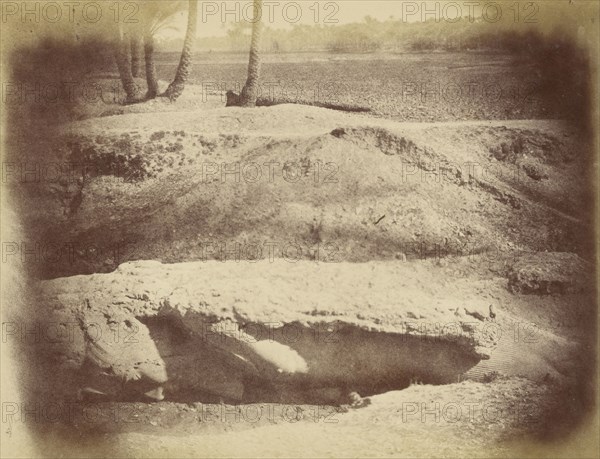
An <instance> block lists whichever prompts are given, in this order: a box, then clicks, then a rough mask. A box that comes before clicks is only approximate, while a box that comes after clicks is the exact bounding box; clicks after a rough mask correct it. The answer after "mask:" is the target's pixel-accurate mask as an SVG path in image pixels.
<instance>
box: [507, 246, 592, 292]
mask: <svg viewBox="0 0 600 459" xmlns="http://www.w3.org/2000/svg"><path fill="white" fill-rule="evenodd" d="M509 276H510V277H509V288H510V289H511V291H513V292H515V293H526V294H527V293H529V294H538V295H551V294H553V293H559V294H564V293H579V292H585V291H587V292H591V287H592V285H594V281H593V279H594V267H593V265H592V264H591V263H588V262H585V261H584V260H582V259H581V258H579V257H578V256H577V255H575V254H573V253H545V254H528V255H527V256H523V257H521V258H520V259H519V260H517V262H516V263H515V264H514V266H513V268H512V270H511V273H510V275H509Z"/></svg>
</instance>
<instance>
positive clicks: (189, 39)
mask: <svg viewBox="0 0 600 459" xmlns="http://www.w3.org/2000/svg"><path fill="white" fill-rule="evenodd" d="M188 3H189V11H188V24H187V30H186V32H185V40H184V42H183V50H182V51H181V58H180V60H179V67H177V73H176V74H175V78H174V79H173V81H172V82H171V84H170V85H169V87H168V88H167V90H166V91H165V92H164V94H163V96H165V97H168V98H169V99H170V100H171V101H175V100H177V98H178V97H179V96H180V95H181V93H182V92H183V89H184V87H185V83H186V81H187V79H188V76H189V74H190V70H191V68H192V47H193V45H194V42H195V41H196V24H197V20H198V0H189V2H188Z"/></svg>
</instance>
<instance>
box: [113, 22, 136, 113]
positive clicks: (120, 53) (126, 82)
mask: <svg viewBox="0 0 600 459" xmlns="http://www.w3.org/2000/svg"><path fill="white" fill-rule="evenodd" d="M119 29H120V30H119V36H118V37H117V41H116V43H115V58H116V61H117V68H118V69H119V76H120V77H121V84H122V85H123V89H124V90H125V96H126V98H125V103H126V104H127V103H132V102H135V101H136V100H137V96H138V92H139V88H138V87H137V85H136V84H135V80H134V79H133V75H132V74H131V57H130V49H131V48H130V45H129V38H128V37H127V34H126V33H124V32H123V30H122V29H121V28H119Z"/></svg>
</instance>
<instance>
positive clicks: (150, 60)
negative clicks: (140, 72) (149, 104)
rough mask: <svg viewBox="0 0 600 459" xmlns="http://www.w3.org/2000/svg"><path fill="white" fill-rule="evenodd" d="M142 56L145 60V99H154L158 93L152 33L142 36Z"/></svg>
mask: <svg viewBox="0 0 600 459" xmlns="http://www.w3.org/2000/svg"><path fill="white" fill-rule="evenodd" d="M144 58H145V60H146V84H147V86H148V92H147V93H146V99H154V98H155V97H156V96H157V94H158V81H157V78H156V66H155V65H154V35H152V33H147V34H146V36H145V37H144Z"/></svg>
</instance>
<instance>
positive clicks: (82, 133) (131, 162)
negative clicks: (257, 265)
mask: <svg viewBox="0 0 600 459" xmlns="http://www.w3.org/2000/svg"><path fill="white" fill-rule="evenodd" d="M331 113H333V115H332V114H331ZM157 117H160V122H159V123H160V125H161V127H162V128H161V129H158V130H157V129H156V125H157V122H158V121H157V119H158V118H157ZM123 125H128V126H129V125H136V126H138V128H137V129H134V130H131V132H129V131H125V130H123V129H122V128H121V126H123ZM507 125H508V127H507ZM175 126H179V128H177V129H174V127H175ZM535 126H537V128H536V127H535ZM550 132H554V134H552V135H554V136H562V140H561V142H560V143H557V147H556V148H557V149H558V150H560V151H566V150H569V149H576V148H579V149H581V148H583V147H582V146H581V145H580V144H578V139H577V137H576V136H575V134H573V133H572V132H570V131H568V130H567V128H566V127H564V126H561V125H560V123H554V122H537V123H533V122H521V123H519V122H512V123H504V124H498V125H495V124H494V123H490V122H481V123H454V124H431V125H429V124H399V123H394V122H389V121H386V122H384V121H378V120H373V119H369V118H365V117H362V116H358V115H353V116H350V115H348V114H341V113H338V112H335V111H333V112H332V111H330V110H325V109H321V108H315V107H302V106H297V105H295V106H290V105H281V106H276V107H268V108H258V109H256V110H243V109H238V108H228V109H215V110H210V111H207V112H177V113H170V114H169V116H164V115H162V114H156V113H136V114H124V115H121V116H111V117H105V118H102V119H100V120H99V119H95V120H93V121H92V120H89V121H81V122H77V123H74V124H72V125H69V126H67V127H66V128H65V129H64V133H63V135H61V136H59V137H58V138H57V139H56V140H55V141H54V142H53V143H52V144H51V145H44V146H43V150H44V152H45V154H46V156H45V161H47V163H44V164H41V165H39V170H38V173H37V174H38V180H34V181H32V182H31V183H22V182H21V183H17V186H19V187H21V189H22V190H23V189H24V193H23V195H24V196H25V199H24V200H23V207H24V209H23V210H24V216H25V217H26V219H27V220H28V223H31V224H30V225H29V227H31V228H33V230H32V234H31V235H30V237H31V239H32V240H35V241H37V242H40V241H41V244H42V246H46V245H48V244H52V247H51V248H49V249H48V250H47V251H46V252H42V254H41V255H42V256H40V258H41V260H39V259H38V260H36V263H35V264H34V266H33V268H34V269H35V270H36V272H37V274H38V275H40V276H42V277H45V278H48V277H57V276H63V275H69V274H76V273H92V272H106V271H110V270H113V269H115V268H116V267H117V266H118V265H119V264H120V263H122V262H125V261H128V260H136V259H157V260H160V261H163V262H180V261H193V260H205V259H232V258H233V259H238V258H239V259H254V258H258V259H261V258H268V257H270V256H271V255H272V256H274V257H276V258H282V257H286V256H287V257H296V258H298V259H305V260H315V259H319V260H322V261H353V262H362V261H368V260H373V259H378V260H393V259H401V260H403V259H424V258H445V257H447V256H465V255H472V254H477V253H482V252H492V253H499V252H506V251H515V250H517V251H518V250H533V251H535V250H553V251H564V252H579V253H586V250H587V248H589V246H590V241H589V240H587V239H586V237H582V234H584V235H585V234H586V233H590V228H591V226H590V225H591V222H589V221H588V219H587V217H585V215H586V213H585V207H582V205H581V204H578V203H579V202H581V201H582V200H583V201H584V202H585V199H582V198H585V189H586V187H585V183H582V181H581V180H578V179H577V177H578V174H580V173H581V172H582V168H583V166H582V163H583V162H584V161H583V159H582V160H581V161H579V160H577V158H575V159H573V158H572V157H570V156H569V158H568V161H567V160H564V161H563V160H560V161H559V160H558V159H556V158H561V156H560V152H558V150H557V152H555V153H551V152H549V151H550V150H548V149H549V148H550V146H549V145H550V144H551V143H552V139H553V138H554V137H551V134H550ZM512 138H521V139H524V140H523V145H525V146H524V147H523V151H525V149H526V148H529V146H530V145H533V143H534V142H542V144H543V145H544V147H543V148H542V150H544V151H547V154H546V156H544V157H552V158H554V159H553V160H552V161H546V162H544V163H543V166H544V168H545V169H544V170H545V171H546V172H545V174H546V175H548V179H547V180H538V179H536V178H531V177H530V176H528V175H527V174H525V173H523V174H521V172H522V171H523V170H525V169H526V168H525V169H524V167H525V166H523V167H522V166H521V165H520V163H519V162H518V161H517V160H515V161H497V160H496V158H495V157H494V155H493V154H492V153H490V151H491V150H493V148H494V146H498V145H502V143H506V142H507V141H509V139H512ZM440 139H447V140H445V141H444V142H441V141H440ZM536 139H538V140H536ZM540 139H541V140H540ZM28 154H31V155H38V157H39V155H41V151H40V152H37V151H36V152H28ZM523 155H524V156H525V153H523ZM536 158H537V157H536ZM540 158H541V157H540ZM540 158H537V159H536V161H542V159H540ZM563 159H564V158H563ZM544 161H545V160H544ZM556 161H559V162H558V163H556ZM565 161H566V162H565ZM48 164H50V166H48ZM56 165H61V166H62V167H56ZM52 166H54V167H52ZM48 171H50V172H48ZM27 174H28V172H27V170H24V171H23V170H21V171H20V170H19V168H18V167H16V166H15V170H14V171H13V173H12V178H13V179H14V180H17V182H18V181H19V178H23V177H25V178H27V177H28V175H27ZM30 203H31V205H30ZM574 223H575V224H574ZM582 228H583V230H582ZM590 234H591V233H590ZM257 246H258V248H257Z"/></svg>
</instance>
